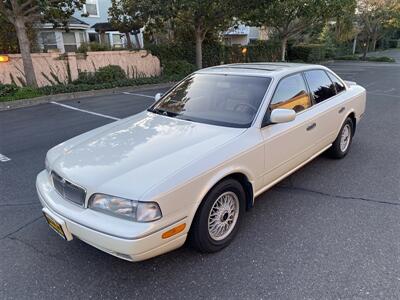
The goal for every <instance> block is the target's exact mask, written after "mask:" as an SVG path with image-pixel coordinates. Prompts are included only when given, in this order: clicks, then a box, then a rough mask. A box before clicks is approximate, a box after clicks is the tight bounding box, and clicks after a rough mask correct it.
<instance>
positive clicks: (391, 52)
mask: <svg viewBox="0 0 400 300" xmlns="http://www.w3.org/2000/svg"><path fill="white" fill-rule="evenodd" d="M367 56H387V57H391V58H394V59H395V60H396V62H397V63H400V49H399V48H397V49H388V50H382V51H376V52H369V53H368V55H367Z"/></svg>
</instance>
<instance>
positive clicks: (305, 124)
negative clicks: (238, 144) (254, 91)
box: [261, 73, 316, 186]
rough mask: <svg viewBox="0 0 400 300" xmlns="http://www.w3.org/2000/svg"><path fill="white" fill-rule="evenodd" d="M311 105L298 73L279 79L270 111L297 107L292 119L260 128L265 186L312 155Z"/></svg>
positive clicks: (313, 137)
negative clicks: (262, 141) (262, 140)
mask: <svg viewBox="0 0 400 300" xmlns="http://www.w3.org/2000/svg"><path fill="white" fill-rule="evenodd" d="M311 106H312V102H311V98H310V95H309V92H308V90H307V87H306V84H305V81H304V78H303V75H302V74H301V73H297V74H293V75H290V76H288V77H285V78H283V79H281V81H280V82H279V83H278V85H277V87H276V90H275V92H274V94H273V96H272V99H271V102H270V105H269V108H268V110H269V112H270V111H272V110H274V109H276V108H287V109H293V110H295V111H296V118H295V120H293V121H291V122H287V123H280V124H269V125H266V126H264V127H263V128H261V132H262V135H263V139H264V144H265V147H264V154H265V173H264V184H265V185H266V186H268V185H269V184H271V183H273V182H274V181H276V180H277V179H279V178H281V177H282V176H284V175H286V174H287V172H289V171H291V170H293V169H294V168H296V167H297V166H298V165H300V164H301V163H302V162H304V161H306V160H307V159H308V158H310V157H311V156H312V155H313V153H314V151H315V144H314V142H315V138H316V136H315V131H314V129H315V117H314V116H313V113H312V110H311ZM269 112H267V114H269Z"/></svg>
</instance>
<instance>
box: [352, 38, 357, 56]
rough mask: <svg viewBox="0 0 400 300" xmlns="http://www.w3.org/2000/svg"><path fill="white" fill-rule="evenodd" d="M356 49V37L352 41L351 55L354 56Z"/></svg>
mask: <svg viewBox="0 0 400 300" xmlns="http://www.w3.org/2000/svg"><path fill="white" fill-rule="evenodd" d="M356 47H357V35H356V36H355V37H354V41H353V52H352V53H353V55H354V54H356Z"/></svg>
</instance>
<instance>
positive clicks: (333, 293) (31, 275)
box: [0, 62, 400, 299]
mask: <svg viewBox="0 0 400 300" xmlns="http://www.w3.org/2000/svg"><path fill="white" fill-rule="evenodd" d="M329 66H330V67H331V68H332V69H333V70H334V71H336V72H337V73H338V74H339V75H341V76H342V78H344V79H347V80H353V81H357V82H358V83H359V84H361V85H363V86H364V87H366V89H367V91H368V99H367V101H368V103H367V111H366V115H365V117H364V119H363V120H362V122H361V123H360V124H359V126H358V128H357V133H356V136H355V139H354V141H353V144H352V149H351V151H350V153H349V155H348V156H347V157H346V158H345V159H343V160H331V159H329V158H327V157H326V156H325V155H321V156H320V157H318V158H317V159H315V160H314V161H313V162H311V163H310V164H308V165H307V166H305V167H304V168H302V169H300V170H299V171H297V172H296V173H294V174H293V175H292V176H290V177H289V178H287V179H286V180H284V181H283V182H281V183H280V184H279V185H278V186H277V187H274V188H272V189H271V190H269V191H267V192H266V193H264V194H262V195H261V196H260V197H258V199H257V200H256V204H255V208H254V209H252V210H251V211H250V212H248V213H247V214H246V218H245V222H243V224H242V228H241V230H240V232H239V234H238V236H237V238H236V240H235V241H234V242H233V243H232V244H231V245H230V247H228V248H226V249H224V250H223V251H221V252H219V253H216V254H212V255H204V254H199V253H197V252H195V251H194V250H192V249H190V247H188V246H184V247H183V248H180V249H178V250H176V251H174V252H171V253H168V254H165V255H162V256H160V257H157V258H154V259H151V260H148V261H145V262H140V263H129V262H126V261H123V260H120V259H117V258H114V257H112V256H110V255H108V254H105V253H103V252H101V251H99V250H96V249H95V248H93V247H91V246H89V245H86V244H84V243H83V242H81V241H79V240H77V239H74V240H73V241H72V242H69V243H67V242H65V241H64V240H62V239H61V238H59V237H58V236H57V235H56V234H55V233H54V232H53V231H51V230H50V229H49V228H48V226H47V224H46V222H45V220H44V218H43V217H42V214H41V206H40V204H39V200H38V199H37V196H36V191H35V184H34V183H35V178H36V174H37V173H38V172H39V171H41V170H42V169H43V168H44V157H45V154H46V152H47V150H48V149H49V148H51V147H52V146H54V145H56V144H58V143H60V142H63V141H64V140H66V139H69V138H71V137H73V136H76V135H78V134H80V133H83V132H85V131H88V130H90V129H93V128H96V127H98V126H101V125H104V124H107V123H110V122H113V121H114V120H115V119H119V118H124V117H127V116H129V115H132V114H135V113H137V112H139V111H142V110H144V109H145V108H146V107H148V106H149V105H150V104H151V103H152V99H151V97H152V96H153V95H154V94H156V93H157V92H160V91H159V90H143V91H140V90H139V91H138V90H135V91H134V92H133V91H132V93H131V94H129V93H126V94H120V95H112V96H98V97H93V98H87V99H80V100H71V101H64V102H62V104H63V105H64V106H60V105H58V104H53V103H48V104H42V105H38V106H33V107H27V108H21V109H14V110H10V111H3V112H0V154H1V155H0V299H32V298H56V297H57V298H59V299H64V298H65V299H77V298H95V299H98V298H115V299H124V298H129V299H133V298H139V297H140V298H146V299H147V298H173V299H176V298H191V299H198V298H230V299H233V298H257V299H258V298H273V299H304V298H307V299H346V298H362V299H363V298H382V299H389V298H391V299H393V298H399V297H400V218H399V215H400V158H399V157H400V150H399V149H400V64H399V63H397V64H385V63H350V62H340V63H333V64H330V65H329ZM161 92H162V91H161ZM138 94H140V95H138ZM146 96H147V97H146ZM68 106H69V107H68ZM71 107H72V108H77V109H79V110H74V109H72V108H71ZM93 113H94V114H93ZM7 158H9V159H10V160H7Z"/></svg>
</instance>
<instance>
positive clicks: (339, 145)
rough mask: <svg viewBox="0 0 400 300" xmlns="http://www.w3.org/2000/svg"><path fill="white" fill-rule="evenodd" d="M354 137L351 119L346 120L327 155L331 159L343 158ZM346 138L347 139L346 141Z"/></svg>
mask: <svg viewBox="0 0 400 300" xmlns="http://www.w3.org/2000/svg"><path fill="white" fill-rule="evenodd" d="M353 135H354V124H353V121H352V119H350V118H347V119H346V121H344V123H343V125H342V128H341V129H340V131H339V134H338V136H337V137H336V140H335V141H334V142H333V144H332V147H331V148H330V149H329V154H330V156H331V157H333V158H343V157H345V156H346V155H347V153H348V152H349V150H350V146H351V142H352V140H353ZM346 136H347V139H346Z"/></svg>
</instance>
